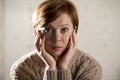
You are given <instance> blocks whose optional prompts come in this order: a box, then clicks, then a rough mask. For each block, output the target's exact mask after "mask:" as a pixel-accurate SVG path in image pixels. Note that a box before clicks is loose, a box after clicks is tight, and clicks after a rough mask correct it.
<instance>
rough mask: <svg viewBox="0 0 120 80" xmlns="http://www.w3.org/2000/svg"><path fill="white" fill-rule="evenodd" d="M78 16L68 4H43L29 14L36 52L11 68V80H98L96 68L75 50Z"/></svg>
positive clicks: (57, 0)
mask: <svg viewBox="0 0 120 80" xmlns="http://www.w3.org/2000/svg"><path fill="white" fill-rule="evenodd" d="M78 24H79V20H78V15H77V11H76V8H75V6H74V5H73V3H72V2H71V1H69V0H46V1H44V2H43V3H41V4H40V5H39V6H38V7H37V8H36V10H35V12H34V13H33V27H34V33H35V46H36V51H33V52H31V53H29V54H27V55H25V56H24V57H22V58H21V59H19V60H18V61H17V62H16V63H15V64H14V65H13V66H12V68H11V79H12V80H100V79H101V66H100V64H99V63H98V62H97V61H96V60H95V59H93V58H92V57H90V56H89V55H87V54H85V53H84V52H82V51H80V50H78V49H76V48H75V46H76V33H77V30H78Z"/></svg>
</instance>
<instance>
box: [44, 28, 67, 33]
mask: <svg viewBox="0 0 120 80" xmlns="http://www.w3.org/2000/svg"><path fill="white" fill-rule="evenodd" d="M68 30H69V29H68V28H67V27H63V28H62V29H61V33H66V32H68ZM52 32H55V31H54V29H52V28H45V33H52Z"/></svg>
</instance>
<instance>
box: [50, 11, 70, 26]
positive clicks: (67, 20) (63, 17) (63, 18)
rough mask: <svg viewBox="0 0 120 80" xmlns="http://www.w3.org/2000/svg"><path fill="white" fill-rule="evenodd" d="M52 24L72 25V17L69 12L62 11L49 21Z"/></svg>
mask: <svg viewBox="0 0 120 80" xmlns="http://www.w3.org/2000/svg"><path fill="white" fill-rule="evenodd" d="M49 24H50V25H52V26H61V25H64V24H68V25H70V26H72V20H71V17H70V16H69V15H68V14H67V13H62V14H61V15H60V16H59V17H58V18H57V19H55V20H54V21H52V22H50V23H49Z"/></svg>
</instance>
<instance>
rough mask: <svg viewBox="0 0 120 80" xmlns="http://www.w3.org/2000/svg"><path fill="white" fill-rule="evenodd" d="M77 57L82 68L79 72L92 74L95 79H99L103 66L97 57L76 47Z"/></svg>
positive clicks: (87, 74)
mask: <svg viewBox="0 0 120 80" xmlns="http://www.w3.org/2000/svg"><path fill="white" fill-rule="evenodd" d="M75 57H76V62H77V65H78V68H79V69H80V71H78V73H79V74H81V73H82V74H84V75H86V77H87V76H92V77H94V79H95V80H99V79H100V78H101V74H102V67H101V65H100V63H99V62H98V61H97V60H96V59H95V58H93V57H92V56H90V55H88V54H87V53H85V52H83V51H81V50H79V49H76V51H75ZM89 78H91V77H89ZM94 79H93V80H94Z"/></svg>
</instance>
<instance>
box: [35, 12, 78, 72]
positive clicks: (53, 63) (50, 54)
mask: <svg viewBox="0 0 120 80" xmlns="http://www.w3.org/2000/svg"><path fill="white" fill-rule="evenodd" d="M45 27H46V29H45V30H44V32H41V31H39V30H37V34H36V38H35V39H36V40H35V46H36V48H37V50H38V52H40V51H41V52H42V54H41V56H43V58H44V59H45V61H46V62H47V65H49V69H50V70H55V69H57V68H59V69H68V65H69V63H70V60H71V59H72V57H73V55H74V52H75V46H76V33H75V29H74V28H73V24H72V21H71V18H70V16H69V15H68V14H66V13H63V14H61V15H60V16H59V17H58V18H57V19H56V20H54V21H52V22H51V23H49V24H47V25H46V26H45ZM40 45H41V46H40Z"/></svg>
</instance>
